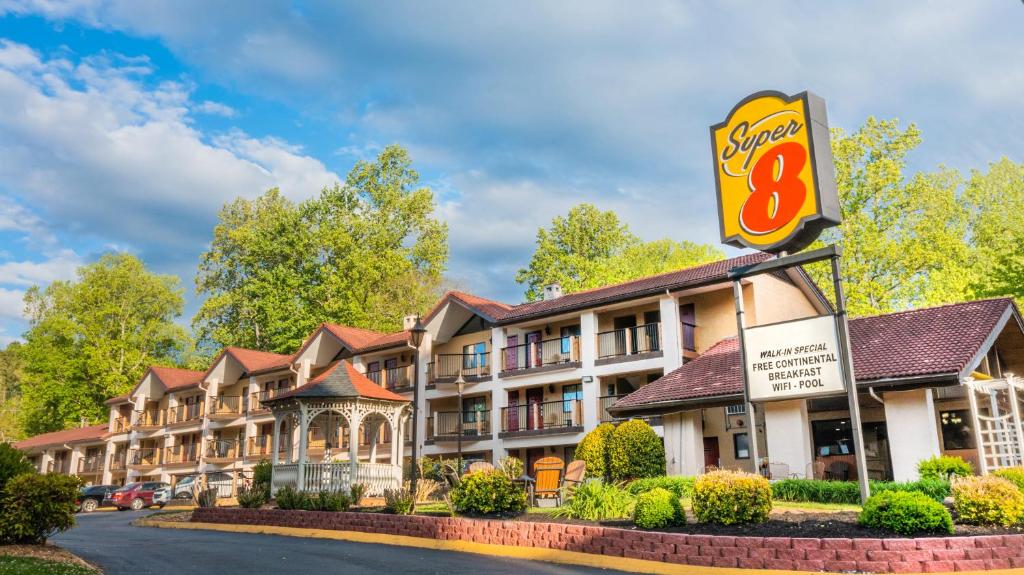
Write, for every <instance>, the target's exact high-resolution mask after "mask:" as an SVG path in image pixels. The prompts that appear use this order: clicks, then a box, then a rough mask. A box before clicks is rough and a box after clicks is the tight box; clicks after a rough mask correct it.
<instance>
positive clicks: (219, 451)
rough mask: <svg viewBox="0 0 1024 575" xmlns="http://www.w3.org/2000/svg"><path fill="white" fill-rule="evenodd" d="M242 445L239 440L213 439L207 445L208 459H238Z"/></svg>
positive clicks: (240, 455)
mask: <svg viewBox="0 0 1024 575" xmlns="http://www.w3.org/2000/svg"><path fill="white" fill-rule="evenodd" d="M240 457H242V443H241V442H239V441H238V440H237V439H211V440H209V441H207V443H206V459H238V458H240Z"/></svg>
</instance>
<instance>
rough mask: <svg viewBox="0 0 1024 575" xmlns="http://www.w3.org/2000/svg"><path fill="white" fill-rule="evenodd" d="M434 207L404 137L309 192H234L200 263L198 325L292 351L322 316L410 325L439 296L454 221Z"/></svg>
mask: <svg viewBox="0 0 1024 575" xmlns="http://www.w3.org/2000/svg"><path fill="white" fill-rule="evenodd" d="M435 207H436V205H435V201H434V195H433V193H432V192H431V191H430V189H428V188H425V187H419V175H418V174H417V173H416V171H415V170H413V169H412V162H411V160H410V158H409V155H408V153H407V152H406V151H405V150H404V149H403V148H401V147H399V146H388V147H387V148H385V149H384V150H383V151H382V152H381V153H380V155H379V156H378V157H377V159H376V160H375V161H372V162H368V161H360V162H358V163H357V164H356V165H355V166H354V167H353V168H352V171H351V172H350V173H349V175H348V177H347V178H346V180H345V184H344V185H336V186H334V187H330V188H325V189H324V190H322V191H321V192H320V194H319V196H317V197H315V198H312V199H309V200H307V201H305V202H302V203H298V204H296V203H294V202H291V201H290V200H288V199H287V198H285V197H284V196H282V195H281V194H280V192H278V190H276V189H274V190H270V191H268V192H266V193H265V194H263V195H262V196H260V197H258V198H256V199H255V200H246V199H242V198H239V199H237V200H235V201H234V202H232V203H230V204H228V205H227V206H225V207H224V208H223V209H222V210H221V212H220V223H219V224H218V225H217V227H216V228H215V229H214V237H213V242H212V244H211V246H210V249H209V251H207V252H206V253H204V254H203V255H202V259H201V261H200V264H199V271H198V274H197V277H196V290H197V292H198V293H199V294H200V295H203V296H205V297H206V299H205V301H204V302H203V305H202V307H201V308H200V310H199V312H198V314H197V315H196V317H195V318H194V320H193V327H194V328H195V331H196V334H197V336H198V337H199V339H200V341H201V342H202V343H203V344H204V345H205V346H207V347H219V346H225V345H238V346H243V347H249V348H255V349H262V350H267V351H276V352H281V353H285V352H291V351H293V350H294V349H295V348H296V347H297V346H298V345H300V344H301V343H302V339H303V338H304V337H305V336H306V335H308V334H309V332H310V331H311V330H312V329H313V328H314V327H315V326H316V325H318V324H319V323H320V322H323V321H331V322H337V323H342V324H346V325H352V326H356V327H363V328H367V329H376V330H380V331H389V330H395V329H399V328H400V327H401V324H402V317H403V316H404V315H406V314H408V313H414V312H420V311H423V310H425V309H426V308H427V307H429V305H430V304H431V303H432V302H433V301H434V299H435V298H436V297H437V295H438V294H437V287H438V286H439V285H440V282H441V277H442V274H443V273H444V270H445V266H446V264H447V260H448V228H447V226H446V225H445V224H444V223H442V222H440V221H439V220H438V219H436V218H435V217H433V213H434V209H435Z"/></svg>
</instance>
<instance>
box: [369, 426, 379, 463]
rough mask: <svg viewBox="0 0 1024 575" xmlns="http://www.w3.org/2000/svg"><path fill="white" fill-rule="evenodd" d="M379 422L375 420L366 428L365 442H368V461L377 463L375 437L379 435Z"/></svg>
mask: <svg viewBox="0 0 1024 575" xmlns="http://www.w3.org/2000/svg"><path fill="white" fill-rule="evenodd" d="M380 426H381V423H380V422H379V421H378V422H375V423H372V424H370V426H369V427H367V428H366V442H367V443H368V444H369V445H368V448H369V450H370V463H377V439H378V438H379V437H380Z"/></svg>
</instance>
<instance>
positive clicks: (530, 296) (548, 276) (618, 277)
mask: <svg viewBox="0 0 1024 575" xmlns="http://www.w3.org/2000/svg"><path fill="white" fill-rule="evenodd" d="M723 257H724V254H722V252H721V251H720V250H718V249H717V248H715V247H712V246H710V245H707V244H695V243H692V242H688V241H684V242H675V241H673V240H670V239H662V240H657V241H653V242H646V243H645V242H642V241H641V240H640V239H639V238H637V237H636V236H634V235H633V233H632V232H630V231H629V226H628V225H626V224H624V223H622V222H620V221H619V217H618V215H616V214H615V212H613V211H605V212H602V211H601V210H599V209H598V208H597V207H596V206H594V205H592V204H586V203H584V204H579V205H577V206H575V207H573V208H572V209H570V210H569V213H568V215H566V216H558V217H556V218H555V219H554V220H552V221H551V228H550V229H545V228H540V229H539V230H537V248H536V250H535V251H534V253H533V257H532V258H531V259H530V264H529V266H528V267H526V268H523V269H520V270H519V272H518V273H517V274H516V281H517V282H519V283H521V284H526V287H527V289H526V299H527V300H531V301H532V300H536V299H539V298H540V297H541V295H542V292H543V289H544V286H545V285H548V284H552V283H558V284H560V285H561V286H562V291H563V292H564V293H572V292H575V291H579V290H582V289H588V288H592V287H597V286H601V285H607V284H611V283H616V282H622V281H627V280H631V279H636V278H638V277H643V276H646V275H653V274H657V273H661V272H665V271H670V270H674V269H679V268H682V267H687V266H692V265H696V264H700V263H704V262H707V261H713V260H716V259H721V258H723Z"/></svg>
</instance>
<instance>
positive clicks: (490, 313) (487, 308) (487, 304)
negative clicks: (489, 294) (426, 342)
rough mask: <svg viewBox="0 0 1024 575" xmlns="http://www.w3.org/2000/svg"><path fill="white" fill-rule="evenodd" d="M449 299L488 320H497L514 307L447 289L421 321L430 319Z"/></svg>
mask: <svg viewBox="0 0 1024 575" xmlns="http://www.w3.org/2000/svg"><path fill="white" fill-rule="evenodd" d="M451 300H455V301H457V302H459V303H460V304H462V305H464V306H466V307H467V308H469V309H470V310H472V311H473V312H474V313H476V314H477V315H479V316H481V317H483V318H484V319H486V320H487V321H490V322H495V321H497V320H498V318H500V317H501V316H502V315H504V314H506V313H508V312H509V311H510V310H512V309H514V307H515V306H511V305H509V304H507V303H501V302H500V301H495V300H492V299H487V298H483V297H480V296H477V295H473V294H471V293H466V292H464V291H458V290H449V291H448V292H446V293H445V294H444V295H443V296H442V297H441V299H440V300H439V301H438V302H437V303H436V304H434V308H433V309H431V310H430V312H429V313H427V315H426V316H424V318H423V323H426V322H428V321H430V320H431V318H433V317H434V316H435V315H437V313H438V312H440V311H441V310H442V309H444V305H445V304H446V303H448V302H449V301H451Z"/></svg>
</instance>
